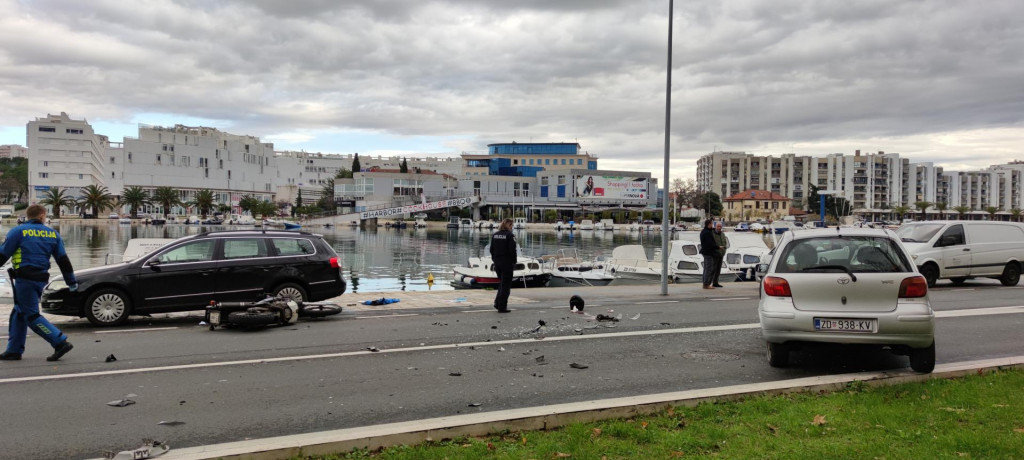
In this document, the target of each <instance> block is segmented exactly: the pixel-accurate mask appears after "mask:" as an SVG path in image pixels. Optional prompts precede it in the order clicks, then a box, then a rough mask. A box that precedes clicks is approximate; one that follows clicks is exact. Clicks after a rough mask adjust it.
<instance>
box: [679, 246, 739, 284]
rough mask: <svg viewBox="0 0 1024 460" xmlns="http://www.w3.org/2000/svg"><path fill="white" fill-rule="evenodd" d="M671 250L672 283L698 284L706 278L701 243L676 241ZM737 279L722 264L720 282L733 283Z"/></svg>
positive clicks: (726, 266) (727, 267) (725, 265)
mask: <svg viewBox="0 0 1024 460" xmlns="http://www.w3.org/2000/svg"><path fill="white" fill-rule="evenodd" d="M670 244H671V249H670V250H669V254H670V256H669V259H668V265H669V270H670V271H671V273H672V281H673V282H676V283H698V282H701V281H702V280H703V277H704V256H703V255H701V254H700V243H698V242H696V241H691V240H674V241H672V242H671V243H670ZM735 278H736V276H735V272H733V271H732V270H731V269H730V268H729V266H728V265H727V264H725V263H724V261H723V263H722V272H721V274H720V275H719V277H718V280H719V281H732V280H734V279H735Z"/></svg>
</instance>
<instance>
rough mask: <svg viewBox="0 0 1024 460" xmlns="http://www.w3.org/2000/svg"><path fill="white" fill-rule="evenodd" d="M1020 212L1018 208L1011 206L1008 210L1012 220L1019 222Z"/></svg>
mask: <svg viewBox="0 0 1024 460" xmlns="http://www.w3.org/2000/svg"><path fill="white" fill-rule="evenodd" d="M1020 213H1021V210H1020V208H1013V209H1011V210H1010V214H1012V215H1013V220H1014V221H1015V222H1020Z"/></svg>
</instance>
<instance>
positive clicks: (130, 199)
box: [121, 186, 149, 219]
mask: <svg viewBox="0 0 1024 460" xmlns="http://www.w3.org/2000/svg"><path fill="white" fill-rule="evenodd" d="M121 204H122V205H125V206H128V209H129V211H128V212H130V213H131V216H132V219H135V218H137V217H139V208H140V207H142V206H145V205H147V204H149V192H147V191H145V190H143V189H142V187H138V186H132V187H128V188H126V189H124V192H122V193H121Z"/></svg>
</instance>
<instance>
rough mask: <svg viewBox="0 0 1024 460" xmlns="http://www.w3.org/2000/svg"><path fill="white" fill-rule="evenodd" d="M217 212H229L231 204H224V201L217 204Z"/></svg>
mask: <svg viewBox="0 0 1024 460" xmlns="http://www.w3.org/2000/svg"><path fill="white" fill-rule="evenodd" d="M217 212H219V213H221V214H227V213H229V212H231V205H227V204H224V203H221V204H218V205H217Z"/></svg>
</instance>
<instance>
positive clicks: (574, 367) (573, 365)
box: [569, 363, 590, 369]
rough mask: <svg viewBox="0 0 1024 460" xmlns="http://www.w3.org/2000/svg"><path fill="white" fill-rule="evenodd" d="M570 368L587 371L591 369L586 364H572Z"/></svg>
mask: <svg viewBox="0 0 1024 460" xmlns="http://www.w3.org/2000/svg"><path fill="white" fill-rule="evenodd" d="M569 367H571V368H573V369H586V368H589V367H590V366H588V365H586V364H577V363H572V364H570V365H569Z"/></svg>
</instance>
